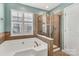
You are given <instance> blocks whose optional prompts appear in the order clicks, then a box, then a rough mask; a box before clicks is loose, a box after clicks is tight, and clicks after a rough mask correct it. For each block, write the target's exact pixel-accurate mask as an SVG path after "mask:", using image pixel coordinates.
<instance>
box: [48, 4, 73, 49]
mask: <svg viewBox="0 0 79 59" xmlns="http://www.w3.org/2000/svg"><path fill="white" fill-rule="evenodd" d="M71 4H72V3H61V4H60V5H59V6H57V7H55V8H54V9H52V10H51V11H49V14H50V15H54V14H55V13H57V12H62V13H63V12H64V8H66V7H67V6H70V5H71ZM60 31H61V32H60V34H61V41H62V43H61V44H62V48H64V15H62V17H61V30H60Z"/></svg>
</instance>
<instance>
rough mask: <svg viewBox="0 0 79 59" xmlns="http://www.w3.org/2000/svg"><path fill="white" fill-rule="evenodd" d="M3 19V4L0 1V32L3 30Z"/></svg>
mask: <svg viewBox="0 0 79 59" xmlns="http://www.w3.org/2000/svg"><path fill="white" fill-rule="evenodd" d="M1 19H3V20H1ZM4 20H5V19H4V4H2V3H0V33H2V32H4Z"/></svg>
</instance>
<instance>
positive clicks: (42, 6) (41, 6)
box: [22, 3, 60, 11]
mask: <svg viewBox="0 0 79 59" xmlns="http://www.w3.org/2000/svg"><path fill="white" fill-rule="evenodd" d="M22 4H24V5H28V6H31V7H35V8H39V9H43V10H47V11H49V10H51V9H53V8H55V7H56V6H58V5H59V4H60V3H22Z"/></svg>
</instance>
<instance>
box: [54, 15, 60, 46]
mask: <svg viewBox="0 0 79 59" xmlns="http://www.w3.org/2000/svg"><path fill="white" fill-rule="evenodd" d="M53 17H54V19H53V29H54V31H53V32H54V44H55V45H57V46H60V17H59V15H54V16H53Z"/></svg>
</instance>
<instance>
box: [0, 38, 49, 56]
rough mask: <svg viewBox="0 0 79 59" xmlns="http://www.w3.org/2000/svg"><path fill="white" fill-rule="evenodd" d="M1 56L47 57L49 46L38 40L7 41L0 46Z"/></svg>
mask: <svg viewBox="0 0 79 59" xmlns="http://www.w3.org/2000/svg"><path fill="white" fill-rule="evenodd" d="M0 55H1V56H47V55H48V45H47V44H46V43H45V42H43V41H41V40H40V39H38V38H26V39H19V40H18V39H17V40H9V41H5V42H4V43H3V44H1V45H0Z"/></svg>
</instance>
